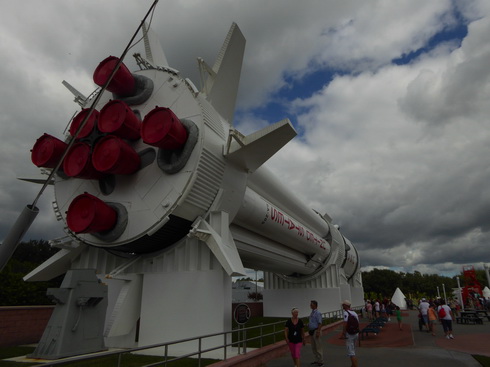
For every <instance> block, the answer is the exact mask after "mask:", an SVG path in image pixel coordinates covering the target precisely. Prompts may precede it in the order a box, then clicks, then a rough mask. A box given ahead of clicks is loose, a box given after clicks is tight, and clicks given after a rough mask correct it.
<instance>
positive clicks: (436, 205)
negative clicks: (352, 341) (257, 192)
mask: <svg viewBox="0 0 490 367" xmlns="http://www.w3.org/2000/svg"><path fill="white" fill-rule="evenodd" d="M306 3H307V5H305V2H297V1H293V0H287V1H279V0H271V1H267V2H264V1H259V0H250V1H238V0H212V1H200V0H194V1H177V2H169V3H165V4H159V5H158V7H157V9H156V12H155V15H154V17H153V23H152V27H153V29H154V30H155V31H156V33H157V34H159V35H160V40H161V43H162V45H163V46H164V49H165V52H166V55H167V58H168V60H169V62H170V64H171V66H173V67H175V68H176V69H178V70H180V71H181V72H182V75H184V76H186V77H190V78H191V79H192V80H193V81H194V82H195V83H196V85H197V84H198V80H199V78H198V74H197V64H196V61H195V60H196V58H197V57H203V58H204V59H205V60H206V61H207V62H208V63H209V64H213V62H214V58H215V56H216V54H217V52H218V51H219V48H220V46H221V43H222V42H223V40H224V37H225V35H226V32H227V31H228V28H229V27H230V25H231V23H232V22H233V21H235V22H237V23H238V24H239V26H240V28H241V30H242V32H243V33H244V35H245V37H246V39H247V49H246V54H245V60H244V65H243V72H242V81H241V86H240V91H239V100H238V107H239V108H240V109H241V114H240V116H242V118H241V121H239V122H238V125H237V126H238V127H239V128H240V130H242V131H243V132H245V133H249V132H252V131H255V130H258V129H260V128H262V127H264V126H265V125H266V124H267V121H264V120H263V119H255V118H254V115H253V112H252V111H251V108H252V107H257V106H266V105H267V103H268V102H270V100H271V98H276V97H273V96H272V93H273V92H274V91H277V90H279V89H280V88H282V87H288V88H290V87H291V85H287V81H286V80H285V76H288V77H292V78H293V79H301V78H302V77H303V76H305V75H311V73H313V72H315V71H316V70H318V69H319V68H322V67H325V66H330V67H334V68H336V69H342V70H344V73H343V74H339V75H337V76H336V77H335V78H334V80H333V81H332V82H331V83H329V84H328V85H325V86H324V88H323V89H321V90H318V91H314V93H313V94H312V95H311V96H310V97H309V98H303V99H300V98H298V99H297V100H295V101H294V102H293V103H292V104H290V105H289V106H288V109H285V111H284V115H279V116H278V117H277V119H276V121H278V120H280V119H282V118H284V117H287V116H290V117H291V116H292V117H294V118H295V119H296V120H297V122H298V130H299V131H300V132H301V133H302V136H300V137H298V138H296V139H295V140H293V141H292V142H291V143H289V144H288V145H287V146H286V147H285V148H284V149H283V150H281V152H280V153H279V154H278V155H276V156H275V157H273V158H272V159H271V161H270V165H271V166H272V167H271V168H272V169H273V170H274V171H275V172H276V173H277V174H278V175H279V176H280V177H281V179H282V180H283V181H284V182H287V183H288V186H290V188H291V189H292V190H293V191H294V192H295V193H296V194H297V195H298V196H299V197H301V198H304V200H305V202H306V203H307V205H309V206H311V207H312V208H315V209H316V210H318V211H319V212H328V213H329V214H330V215H331V216H332V217H333V218H334V221H336V223H339V224H341V225H342V229H343V231H344V233H345V234H346V236H347V237H349V238H350V239H351V240H353V241H354V242H355V244H356V246H358V248H359V249H360V253H361V259H362V261H363V265H364V266H366V267H369V266H390V267H405V268H406V269H418V268H420V269H422V268H423V269H429V268H433V267H435V268H436V269H437V268H440V269H442V268H443V267H447V265H444V264H453V263H454V264H460V263H463V262H472V261H477V260H481V261H490V259H489V258H488V251H486V252H485V251H484V248H485V243H488V240H489V239H490V238H489V235H488V227H489V224H488V220H487V216H488V212H489V211H490V189H489V188H488V182H489V179H490V169H489V167H488V164H487V163H486V159H485V157H488V156H489V153H490V152H489V149H490V148H489V147H490V144H489V143H490V141H489V139H490V137H489V135H490V129H489V122H488V121H489V120H488V116H489V115H490V105H489V104H488V100H489V99H490V98H489V97H490V72H489V71H488V65H489V62H490V42H489V41H488V34H489V31H490V5H488V2H487V1H465V2H456V3H457V4H456V6H458V10H459V11H460V12H461V14H462V16H464V17H466V19H467V21H468V22H470V24H469V27H468V35H467V36H466V37H465V39H464V40H463V42H462V44H461V45H459V44H458V43H455V42H447V43H442V44H440V45H439V46H438V47H437V48H435V49H433V50H431V51H430V52H426V53H422V54H420V55H419V57H418V58H417V59H414V60H412V62H411V63H410V64H408V65H395V64H392V63H391V60H392V59H395V58H398V57H401V56H403V55H404V54H409V53H410V52H412V51H416V50H418V49H419V48H421V47H423V46H424V45H426V43H427V41H428V40H429V39H430V38H431V37H432V36H433V35H434V34H436V33H437V32H439V31H441V30H442V29H446V28H448V27H451V26H453V25H454V23H455V21H456V20H457V19H456V15H455V13H454V9H453V8H452V6H453V4H454V2H452V1H449V0H447V1H443V0H440V1H430V2H427V1H421V0H420V1H399V2H396V3H395V2H386V1H375V0H372V1H364V2H362V3H360V2H358V1H353V0H351V1H342V2H336V1H314V0H309V1H307V2H306ZM150 4H151V2H150V1H144V2H130V3H128V4H125V5H124V6H120V3H119V2H118V1H115V0H108V1H104V2H100V1H94V0H87V1H84V2H80V3H76V4H75V3H73V2H69V1H64V2H60V1H52V0H47V1H43V2H39V1H33V0H28V1H23V3H22V5H19V4H17V3H16V2H6V1H2V13H1V14H0V27H1V29H0V31H1V32H0V46H1V48H2V50H4V52H2V54H0V64H1V65H2V68H0V78H1V80H2V87H1V88H0V106H1V110H2V115H1V116H0V134H1V136H2V138H3V142H2V144H1V145H0V154H1V156H2V163H1V167H2V176H1V177H0V187H1V190H0V192H1V194H0V200H1V204H2V213H1V216H0V233H1V235H0V236H1V237H3V236H4V234H5V233H6V230H7V228H8V227H9V226H10V225H11V223H12V222H13V218H14V217H15V214H14V213H16V212H20V210H21V209H22V207H23V205H25V204H27V203H28V202H29V200H31V199H29V198H30V197H31V196H32V197H33V196H34V195H35V192H36V189H38V187H36V186H32V185H29V184H26V183H18V181H16V177H17V176H29V175H32V174H34V173H37V172H38V170H37V168H36V167H34V166H33V165H32V164H31V163H30V157H29V150H30V149H31V147H32V145H33V144H34V142H35V140H36V139H37V138H38V137H39V136H41V135H42V134H43V133H44V132H48V133H50V134H52V135H55V136H61V133H62V130H63V129H64V127H65V125H66V124H67V122H68V121H69V119H70V117H71V116H72V114H73V113H74V112H75V111H76V110H77V109H78V106H77V105H75V104H74V103H73V102H72V100H73V96H72V95H71V94H70V93H69V92H68V91H67V90H65V88H64V87H63V86H62V85H61V81H62V80H67V81H68V82H70V83H71V84H73V85H74V86H75V87H76V88H77V89H79V90H80V91H81V92H82V93H84V94H86V95H88V94H89V93H90V92H92V90H93V89H94V87H95V86H94V84H93V82H92V80H91V74H92V72H93V70H94V68H95V67H96V66H97V65H98V63H99V62H100V61H101V60H102V59H104V58H105V57H106V56H108V55H116V56H117V55H119V54H120V53H121V52H122V50H123V49H124V47H125V46H126V43H127V42H128V40H129V37H130V36H131V35H132V34H133V32H134V30H135V29H136V27H137V26H138V25H139V22H140V20H141V19H142V17H143V15H144V14H145V13H146V11H147V9H148V7H149V6H150ZM47 19H48V20H49V21H46V20H47ZM141 50H142V45H141V44H140V45H138V46H137V47H136V48H135V49H132V50H131V51H130V53H129V55H131V54H132V53H133V52H137V51H141ZM128 62H129V63H134V62H133V61H131V57H130V56H129V58H128ZM292 92H293V93H294V91H292ZM269 122H275V121H269ZM27 187H29V188H27ZM50 195H52V194H47V196H46V198H43V200H42V201H41V204H42V205H43V209H45V210H43V212H45V211H49V210H50V209H49V204H50V201H51V196H50ZM26 199H27V200H26ZM26 201H27V202H26ZM52 223H53V216H51V217H50V216H49V215H47V216H41V215H40V216H39V218H37V219H36V223H35V225H34V227H33V229H32V230H31V231H32V233H33V234H34V235H44V236H50V235H51V234H52V233H53V232H56V231H58V230H59V228H60V224H59V223H54V224H52ZM441 249H442V250H441ZM468 249H471V251H469V250H468ZM433 264H435V265H433ZM437 264H441V265H437ZM455 266H459V265H455ZM424 267H425V268H424Z"/></svg>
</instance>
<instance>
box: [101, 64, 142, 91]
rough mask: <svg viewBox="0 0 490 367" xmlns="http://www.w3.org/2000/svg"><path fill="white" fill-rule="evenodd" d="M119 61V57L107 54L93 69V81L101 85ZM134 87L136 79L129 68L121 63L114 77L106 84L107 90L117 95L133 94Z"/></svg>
mask: <svg viewBox="0 0 490 367" xmlns="http://www.w3.org/2000/svg"><path fill="white" fill-rule="evenodd" d="M118 62H119V58H117V57H115V56H109V57H108V58H106V59H105V60H103V61H102V62H101V63H100V64H99V66H97V68H96V69H95V71H94V75H93V79H94V83H95V84H97V85H98V86H100V87H102V86H103V85H104V84H105V83H106V82H107V80H108V79H109V77H110V75H111V73H112V71H113V70H114V68H115V67H116V65H117V63H118ZM135 87H136V81H135V79H134V77H133V75H132V74H131V72H130V71H129V69H128V68H127V67H126V65H124V63H121V65H119V69H117V71H116V73H115V74H114V77H113V78H112V80H111V82H110V83H109V85H108V86H107V90H108V91H109V92H112V93H114V94H117V95H118V96H131V95H133V94H134V91H135Z"/></svg>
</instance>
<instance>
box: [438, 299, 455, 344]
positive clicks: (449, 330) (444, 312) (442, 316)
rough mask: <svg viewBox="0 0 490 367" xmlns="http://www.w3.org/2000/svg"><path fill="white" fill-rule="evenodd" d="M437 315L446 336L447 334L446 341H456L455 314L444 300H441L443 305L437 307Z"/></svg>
mask: <svg viewBox="0 0 490 367" xmlns="http://www.w3.org/2000/svg"><path fill="white" fill-rule="evenodd" d="M437 315H438V316H439V320H440V321H441V324H442V329H443V330H444V334H446V339H454V336H453V319H454V317H453V312H452V311H451V308H450V307H449V306H448V305H446V302H445V301H444V300H441V305H440V306H439V307H437Z"/></svg>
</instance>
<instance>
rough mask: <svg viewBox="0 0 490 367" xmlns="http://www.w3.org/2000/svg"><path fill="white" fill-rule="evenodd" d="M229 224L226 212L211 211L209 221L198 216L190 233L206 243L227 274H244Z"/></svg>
mask: <svg viewBox="0 0 490 367" xmlns="http://www.w3.org/2000/svg"><path fill="white" fill-rule="evenodd" d="M229 226H230V223H229V220H228V213H226V212H213V213H211V214H210V223H208V222H207V221H206V220H204V219H203V218H198V219H197V221H196V222H195V223H194V226H193V228H192V230H191V233H190V234H191V235H193V236H195V237H197V238H198V239H200V240H201V241H203V242H205V243H206V244H207V245H208V247H209V249H210V250H211V252H212V253H213V254H214V256H216V258H217V259H218V261H219V262H220V264H221V266H222V267H223V268H224V269H225V271H226V272H227V273H228V275H229V276H240V275H245V268H244V267H243V264H242V260H241V259H240V255H239V254H238V250H237V247H236V244H235V241H234V240H233V237H232V235H231V232H230V227H229Z"/></svg>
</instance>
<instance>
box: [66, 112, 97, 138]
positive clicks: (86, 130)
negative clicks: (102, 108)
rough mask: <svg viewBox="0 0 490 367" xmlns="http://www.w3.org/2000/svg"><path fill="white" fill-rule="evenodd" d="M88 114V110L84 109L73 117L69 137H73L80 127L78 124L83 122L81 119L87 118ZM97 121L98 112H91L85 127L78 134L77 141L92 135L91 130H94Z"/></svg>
mask: <svg viewBox="0 0 490 367" xmlns="http://www.w3.org/2000/svg"><path fill="white" fill-rule="evenodd" d="M89 112H90V108H84V109H83V110H81V111H80V112H79V113H78V114H77V115H76V116H75V118H74V119H73V121H72V123H71V125H70V135H71V136H75V134H76V132H77V130H78V129H79V127H80V124H81V123H82V122H83V119H84V118H85V117H86V116H87V114H88V113H89ZM98 119H99V111H97V110H93V111H92V113H91V114H90V117H89V118H88V119H87V122H86V123H85V126H84V127H83V129H82V130H80V132H79V133H78V135H77V139H82V138H86V137H87V136H89V135H90V134H91V133H92V130H93V129H94V126H95V124H96V123H97V120H98Z"/></svg>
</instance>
